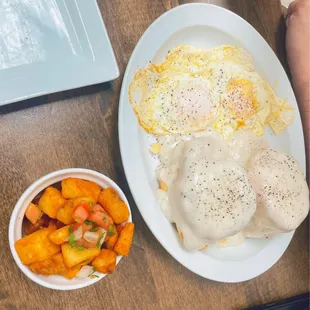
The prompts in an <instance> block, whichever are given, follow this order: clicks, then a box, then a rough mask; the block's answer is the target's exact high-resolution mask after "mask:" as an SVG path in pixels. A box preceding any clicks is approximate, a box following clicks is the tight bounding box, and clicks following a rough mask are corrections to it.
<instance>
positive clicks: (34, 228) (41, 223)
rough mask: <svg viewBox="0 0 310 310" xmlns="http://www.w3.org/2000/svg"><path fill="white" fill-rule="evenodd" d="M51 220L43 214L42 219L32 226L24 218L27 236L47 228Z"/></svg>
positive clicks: (24, 228)
mask: <svg viewBox="0 0 310 310" xmlns="http://www.w3.org/2000/svg"><path fill="white" fill-rule="evenodd" d="M49 221H50V218H49V217H48V216H47V215H46V214H43V216H42V217H41V218H39V219H38V220H37V221H36V222H35V223H34V224H32V223H31V222H30V221H29V220H28V219H27V218H24V222H23V230H24V233H25V234H26V235H30V234H32V233H34V232H35V231H37V230H39V229H40V228H41V227H47V226H48V223H49Z"/></svg>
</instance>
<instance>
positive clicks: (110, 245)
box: [103, 225, 118, 250]
mask: <svg viewBox="0 0 310 310" xmlns="http://www.w3.org/2000/svg"><path fill="white" fill-rule="evenodd" d="M113 226H114V225H113ZM114 227H115V226H114ZM113 232H114V235H113V236H108V234H107V236H106V239H105V242H104V243H103V246H104V247H105V248H106V249H109V250H113V249H114V246H115V244H116V242H117V240H118V231H117V229H116V227H115V229H114V230H113Z"/></svg>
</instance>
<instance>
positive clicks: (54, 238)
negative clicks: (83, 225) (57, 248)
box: [48, 225, 71, 245]
mask: <svg viewBox="0 0 310 310" xmlns="http://www.w3.org/2000/svg"><path fill="white" fill-rule="evenodd" d="M70 226H71V225H67V226H64V227H62V228H59V229H57V230H55V231H53V232H51V233H50V234H49V235H48V239H50V241H51V242H53V243H55V244H59V245H60V244H63V243H65V242H66V241H67V239H68V237H69V235H70V231H69V230H70Z"/></svg>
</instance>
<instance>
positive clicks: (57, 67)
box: [0, 0, 119, 105]
mask: <svg viewBox="0 0 310 310" xmlns="http://www.w3.org/2000/svg"><path fill="white" fill-rule="evenodd" d="M118 76H119V71H118V67H117V63H116V60H115V56H114V54H113V50H112V47H111V43H110V41H109V38H108V34H107V31H106V29H105V26H104V23H103V20H102V17H101V14H100V11H99V8H98V5H97V2H96V0H1V1H0V89H1V91H0V105H4V104H8V103H12V102H15V101H19V100H23V99H27V98H31V97H35V96H39V95H43V94H48V93H53V92H58V91H63V90H67V89H72V88H77V87H82V86H86V85H92V84H96V83H102V82H106V81H109V80H113V79H115V78H117V77H118Z"/></svg>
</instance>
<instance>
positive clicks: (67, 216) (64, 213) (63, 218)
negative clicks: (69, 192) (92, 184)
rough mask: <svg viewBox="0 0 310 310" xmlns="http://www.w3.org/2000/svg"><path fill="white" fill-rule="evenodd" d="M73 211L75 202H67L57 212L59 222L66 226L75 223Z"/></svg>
mask: <svg viewBox="0 0 310 310" xmlns="http://www.w3.org/2000/svg"><path fill="white" fill-rule="evenodd" d="M72 211H73V200H72V199H70V200H68V201H66V203H65V204H64V206H63V207H62V208H60V209H59V210H58V211H57V214H56V218H57V220H58V221H60V222H62V223H64V224H66V225H69V224H72V223H74V219H73V217H72Z"/></svg>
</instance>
